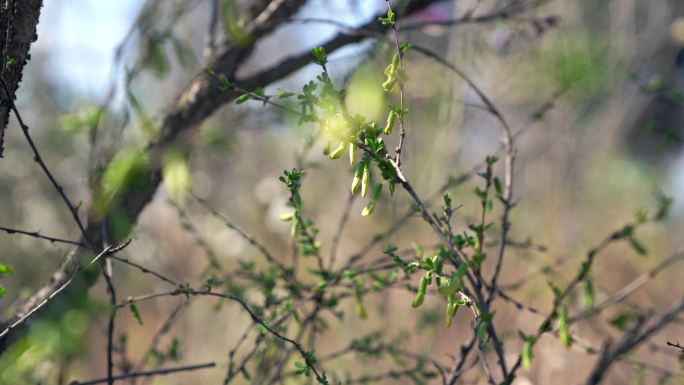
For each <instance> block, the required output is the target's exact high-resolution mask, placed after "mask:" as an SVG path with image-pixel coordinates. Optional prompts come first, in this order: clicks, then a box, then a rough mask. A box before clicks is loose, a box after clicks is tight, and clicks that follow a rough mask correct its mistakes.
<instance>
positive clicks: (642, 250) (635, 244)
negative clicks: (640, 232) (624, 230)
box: [628, 237, 648, 257]
mask: <svg viewBox="0 0 684 385" xmlns="http://www.w3.org/2000/svg"><path fill="white" fill-rule="evenodd" d="M628 240H629V245H630V246H632V249H633V250H634V251H635V252H636V253H637V254H639V255H640V256H642V257H643V256H646V254H648V250H647V249H646V246H645V245H644V244H643V243H641V241H639V240H638V239H636V238H634V237H629V238H628Z"/></svg>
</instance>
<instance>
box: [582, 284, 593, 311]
mask: <svg viewBox="0 0 684 385" xmlns="http://www.w3.org/2000/svg"><path fill="white" fill-rule="evenodd" d="M584 305H585V306H586V307H587V309H589V310H591V309H593V308H594V283H593V282H592V280H591V278H590V277H588V276H587V277H586V278H585V279H584Z"/></svg>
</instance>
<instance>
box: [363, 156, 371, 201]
mask: <svg viewBox="0 0 684 385" xmlns="http://www.w3.org/2000/svg"><path fill="white" fill-rule="evenodd" d="M369 184H370V160H366V161H365V162H363V170H362V172H361V196H362V197H363V198H365V197H366V194H367V193H368V185H369Z"/></svg>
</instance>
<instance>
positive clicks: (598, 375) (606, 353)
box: [586, 299, 684, 385]
mask: <svg viewBox="0 0 684 385" xmlns="http://www.w3.org/2000/svg"><path fill="white" fill-rule="evenodd" d="M682 311H684V299H680V300H679V301H678V302H677V303H675V304H674V305H673V306H672V307H671V308H670V310H669V311H668V312H667V313H665V314H663V315H662V316H661V317H660V318H659V319H658V320H656V321H655V322H654V323H653V324H652V325H651V326H650V327H648V328H646V329H645V330H642V328H643V327H644V324H645V321H641V322H637V324H636V325H635V326H634V327H633V328H632V329H630V330H629V331H627V332H626V333H625V334H624V335H623V337H622V339H621V340H620V341H619V342H618V343H617V344H615V345H614V346H610V343H607V344H606V346H605V348H604V350H603V352H602V353H601V356H600V357H599V360H598V361H597V362H596V365H595V366H594V369H593V370H592V372H591V375H590V376H589V378H588V379H587V382H586V384H587V385H595V384H598V383H599V382H600V381H601V379H602V378H603V376H604V375H605V374H606V372H607V371H608V369H609V368H610V367H611V366H612V365H613V363H614V362H615V361H616V360H618V359H619V358H620V356H622V355H623V354H626V353H628V352H629V351H630V350H632V348H634V347H635V346H638V345H639V344H641V343H642V342H643V341H644V340H646V339H647V338H649V337H650V336H652V335H653V334H655V333H656V332H658V331H660V330H661V329H662V328H664V327H665V326H666V325H667V324H669V323H670V322H672V321H674V320H675V318H676V317H677V315H678V314H679V313H681V312H682Z"/></svg>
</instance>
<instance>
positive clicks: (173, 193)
mask: <svg viewBox="0 0 684 385" xmlns="http://www.w3.org/2000/svg"><path fill="white" fill-rule="evenodd" d="M162 177H163V179H164V184H165V185H166V188H167V190H168V192H169V196H170V197H171V198H172V199H173V200H174V201H176V202H182V201H183V199H185V195H186V194H187V193H188V191H190V181H191V177H190V167H189V166H188V161H187V159H186V157H185V155H184V154H183V153H182V152H181V151H180V150H170V151H167V152H166V154H164V160H163V167H162Z"/></svg>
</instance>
